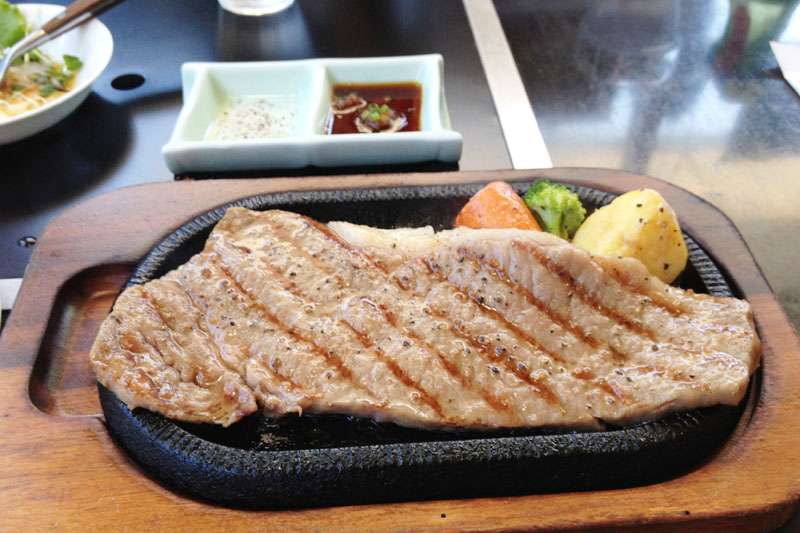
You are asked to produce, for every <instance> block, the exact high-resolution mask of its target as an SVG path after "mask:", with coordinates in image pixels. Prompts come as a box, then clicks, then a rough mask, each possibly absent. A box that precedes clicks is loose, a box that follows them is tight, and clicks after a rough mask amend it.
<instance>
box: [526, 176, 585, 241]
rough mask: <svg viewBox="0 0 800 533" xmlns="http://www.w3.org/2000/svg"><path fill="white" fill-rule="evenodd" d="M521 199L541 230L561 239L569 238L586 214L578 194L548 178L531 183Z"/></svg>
mask: <svg viewBox="0 0 800 533" xmlns="http://www.w3.org/2000/svg"><path fill="white" fill-rule="evenodd" d="M522 199H523V200H524V201H525V205H527V206H528V209H530V210H531V212H532V213H533V216H534V217H535V218H536V222H538V223H539V226H541V228H542V230H544V231H546V232H548V233H552V234H554V235H558V236H559V237H561V238H562V239H571V238H572V236H573V235H575V230H577V229H578V226H580V225H581V223H582V222H583V219H584V217H585V216H586V209H584V207H583V205H581V200H580V198H578V195H577V194H575V193H574V192H572V191H570V190H569V189H567V188H566V187H565V186H564V185H561V184H560V183H550V180H539V181H537V182H536V183H534V184H533V185H531V186H530V188H529V189H528V191H527V192H526V193H525V195H524V196H523V197H522Z"/></svg>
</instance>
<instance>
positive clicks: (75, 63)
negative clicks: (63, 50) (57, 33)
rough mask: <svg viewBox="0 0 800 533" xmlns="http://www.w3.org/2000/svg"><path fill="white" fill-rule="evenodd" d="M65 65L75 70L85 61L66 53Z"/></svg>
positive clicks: (68, 68)
mask: <svg viewBox="0 0 800 533" xmlns="http://www.w3.org/2000/svg"><path fill="white" fill-rule="evenodd" d="M64 66H65V67H67V70H71V71H72V72H75V71H76V70H78V69H80V68H81V67H82V66H83V61H81V60H80V59H78V58H77V57H75V56H71V55H67V54H64Z"/></svg>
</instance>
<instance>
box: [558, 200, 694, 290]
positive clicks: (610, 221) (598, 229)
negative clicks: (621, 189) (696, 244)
mask: <svg viewBox="0 0 800 533" xmlns="http://www.w3.org/2000/svg"><path fill="white" fill-rule="evenodd" d="M572 243H573V244H575V245H576V246H580V247H581V248H584V249H585V250H588V251H589V252H592V253H594V254H600V255H618V256H623V257H635V258H637V259H639V260H640V261H642V262H643V263H644V264H645V266H647V269H648V270H649V271H650V273H651V274H653V275H654V276H657V277H658V278H659V279H661V280H662V281H663V282H665V283H671V282H672V281H674V280H675V278H677V277H678V274H680V273H681V272H682V271H683V269H684V268H685V267H686V260H687V257H688V253H687V251H686V243H685V242H684V241H683V235H682V234H681V228H680V225H679V223H678V217H677V216H675V212H674V211H673V210H672V208H671V207H670V206H669V204H667V202H666V200H664V198H663V197H662V196H661V195H660V194H659V193H658V192H656V191H654V190H652V189H640V190H637V191H630V192H628V193H625V194H623V195H621V196H619V197H617V198H616V199H614V201H612V202H611V203H610V204H609V205H607V206H604V207H601V208H600V209H598V210H597V211H595V212H594V213H592V214H591V215H589V217H588V218H587V219H586V220H585V221H584V222H583V224H582V225H581V226H580V227H579V228H578V231H577V232H576V233H575V237H574V238H573V240H572Z"/></svg>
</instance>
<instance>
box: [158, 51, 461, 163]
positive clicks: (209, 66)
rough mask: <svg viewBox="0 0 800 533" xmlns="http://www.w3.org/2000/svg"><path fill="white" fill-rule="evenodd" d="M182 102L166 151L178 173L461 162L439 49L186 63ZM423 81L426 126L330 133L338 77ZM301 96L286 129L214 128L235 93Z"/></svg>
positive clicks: (346, 79) (354, 80) (237, 95)
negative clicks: (282, 133)
mask: <svg viewBox="0 0 800 533" xmlns="http://www.w3.org/2000/svg"><path fill="white" fill-rule="evenodd" d="M181 74H182V78H183V108H182V109H181V112H180V115H179V116H178V120H177V122H176V124H175V129H174V130H173V132H172V137H171V138H170V140H169V142H167V144H166V145H164V147H163V149H162V153H163V155H164V159H165V161H166V163H167V166H168V167H169V169H170V170H171V171H172V172H174V173H176V174H180V173H185V172H214V171H233V170H259V169H271V168H300V167H305V166H309V165H313V166H318V167H331V166H351V165H353V166H360V165H385V164H403V163H418V162H423V161H433V160H439V161H445V162H455V161H458V159H459V158H460V157H461V149H462V138H461V134H460V133H458V132H456V131H453V130H452V129H451V127H450V117H449V115H448V113H447V106H446V103H445V95H444V85H443V82H442V79H443V74H444V61H443V59H442V56H441V55H439V54H429V55H420V56H400V57H380V58H378V57H376V58H357V59H307V60H298V61H265V62H243V63H185V64H184V65H183V68H182V71H181ZM402 82H417V83H419V84H420V86H421V87H422V108H421V111H420V131H400V132H396V133H378V134H369V133H353V134H336V135H328V134H326V132H325V126H326V122H327V119H328V113H329V110H330V104H331V98H332V96H333V95H332V92H333V87H334V85H336V84H340V83H353V84H372V83H402ZM247 98H264V99H267V100H268V101H280V102H284V103H286V102H295V103H296V109H295V123H294V126H293V128H292V129H291V132H290V133H289V134H288V136H286V137H278V138H258V139H235V140H234V139H225V140H219V139H212V138H209V132H210V131H211V130H212V128H213V127H214V125H215V123H216V122H217V121H218V119H219V117H220V116H221V114H222V113H223V110H225V109H226V107H227V106H229V104H230V102H231V101H232V100H236V99H247Z"/></svg>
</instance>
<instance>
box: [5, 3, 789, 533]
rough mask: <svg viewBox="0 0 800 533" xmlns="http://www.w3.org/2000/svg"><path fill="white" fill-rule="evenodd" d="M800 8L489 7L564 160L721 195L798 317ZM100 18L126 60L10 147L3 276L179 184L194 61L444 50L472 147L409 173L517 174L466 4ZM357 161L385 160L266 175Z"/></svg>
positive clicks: (161, 6) (133, 9)
mask: <svg viewBox="0 0 800 533" xmlns="http://www.w3.org/2000/svg"><path fill="white" fill-rule="evenodd" d="M50 1H51V2H52V3H59V4H66V3H68V2H67V1H65V0H50ZM477 1H480V0H477ZM470 2H473V0H465V3H470ZM473 3H474V2H473ZM797 4H798V2H797V1H783V2H781V1H771V0H760V1H746V0H729V1H723V0H569V1H566V0H537V1H536V2H531V1H530V0H496V1H495V3H494V5H495V8H496V11H497V14H498V15H499V18H500V21H501V23H502V28H503V30H504V32H505V36H506V38H507V40H508V44H509V45H510V48H511V51H512V53H513V59H514V61H515V63H516V66H517V68H518V71H519V74H520V76H521V78H522V81H523V83H524V87H525V90H526V91H527V95H528V98H529V100H530V103H531V105H532V107H533V110H534V112H535V115H536V119H537V120H538V124H539V127H540V129H541V133H542V135H543V138H544V141H545V143H546V145H547V148H548V150H549V153H550V157H551V159H552V161H553V165H554V166H577V167H605V168H614V169H624V170H630V171H635V172H640V173H643V174H647V175H650V176H654V177H657V178H661V179H663V180H666V181H669V182H672V183H675V184H677V185H679V186H682V187H684V188H686V189H688V190H690V191H692V192H694V193H695V194H697V195H699V196H701V197H703V198H705V199H706V200H708V201H709V202H711V203H712V204H714V205H716V206H717V207H718V208H720V209H721V210H722V211H723V212H724V213H726V214H727V215H728V216H729V217H730V218H731V219H732V220H733V222H734V224H735V225H736V226H737V227H738V228H739V230H740V231H741V233H742V235H743V237H744V238H745V240H746V242H747V243H748V245H749V246H750V248H751V250H752V251H753V253H754V255H755V257H756V259H757V261H758V262H759V264H760V266H761V267H762V269H763V271H764V273H765V276H766V278H767V280H768V281H769V282H770V284H771V285H772V287H773V289H774V291H775V293H776V295H777V296H778V298H779V300H780V302H781V304H782V305H783V307H784V309H785V310H786V311H787V313H788V314H789V316H790V318H791V320H792V321H793V323H794V324H795V327H798V326H800V283H798V281H797V279H798V278H797V274H796V271H797V268H796V265H797V264H800V239H798V238H797V235H798V234H800V217H799V216H797V209H796V206H797V203H798V200H800V179H797V178H796V177H795V174H796V172H797V170H798V169H799V168H800V97H798V95H797V94H796V93H795V92H794V91H793V90H792V89H791V88H790V86H789V85H788V84H787V83H786V82H785V81H784V80H783V78H782V76H781V72H780V70H779V68H778V64H777V61H776V59H775V57H774V56H773V55H772V52H771V51H770V49H769V41H770V40H777V41H781V42H800V15H799V14H798V9H797ZM101 20H102V21H103V22H104V23H105V24H106V25H107V26H108V27H109V29H110V30H111V32H112V34H113V36H114V41H115V49H114V56H113V59H112V61H111V64H110V65H109V66H108V68H107V69H106V71H105V72H104V73H103V74H102V75H101V76H100V78H99V79H98V80H97V82H96V84H95V86H94V92H93V93H92V94H91V95H90V96H89V98H88V99H87V100H86V102H85V103H84V104H83V105H82V106H81V107H80V108H79V109H78V110H77V111H76V112H75V113H74V114H72V115H71V116H70V117H68V118H67V119H65V120H64V121H62V122H61V123H59V124H58V125H56V126H54V127H52V128H50V129H49V130H47V131H45V132H42V133H40V134H37V135H35V136H33V137H30V138H28V139H25V140H22V141H18V142H16V143H13V144H9V145H5V146H0V160H1V161H2V162H3V163H2V165H0V278H15V277H21V276H22V275H23V272H24V268H25V265H26V263H27V261H28V259H29V257H30V253H31V251H32V249H33V248H32V247H25V246H21V245H20V243H19V241H20V240H21V239H24V238H25V237H34V238H35V237H37V236H39V235H40V234H41V232H42V230H43V229H44V227H45V226H46V224H47V223H48V222H49V221H50V220H51V219H52V218H53V217H54V216H55V215H56V214H58V213H59V212H60V211H62V210H64V209H66V208H68V207H69V206H71V205H73V204H74V203H75V202H78V201H80V200H81V199H85V198H88V197H90V196H94V195H96V194H99V193H101V192H104V191H108V190H112V189H115V188H119V187H123V186H127V185H133V184H139V183H148V182H157V181H169V180H172V179H175V176H173V175H172V174H171V173H170V172H169V170H168V169H167V167H166V165H165V163H164V160H163V158H162V157H161V147H162V145H163V144H165V143H166V141H167V140H168V138H169V136H170V134H171V132H172V128H173V126H174V124H175V120H176V118H177V115H178V112H179V110H180V106H181V94H180V65H181V64H182V63H184V62H186V61H235V60H274V59H300V58H310V57H357V56H388V55H410V54H423V53H440V54H442V55H443V56H444V60H445V87H446V92H447V102H448V106H449V109H450V115H451V118H452V122H453V127H454V129H456V130H458V131H460V132H461V133H462V134H463V137H464V152H463V156H462V159H461V161H460V162H459V164H458V165H456V166H446V165H437V164H423V165H415V166H413V167H404V168H408V169H410V170H424V171H436V170H445V169H446V170H452V169H454V168H460V169H463V170H491V169H502V168H511V158H510V157H509V154H508V152H507V149H506V139H504V133H503V131H502V130H501V127H500V122H499V119H498V113H497V110H496V108H495V105H494V103H493V101H492V94H491V92H490V90H489V83H488V82H487V79H486V76H485V74H484V68H483V65H482V64H481V59H480V57H479V54H478V51H477V48H476V45H475V42H474V40H473V33H472V31H471V29H470V24H469V21H468V18H467V14H466V12H465V8H464V3H462V1H461V0H436V1H435V2H432V1H428V0H394V1H393V0H370V1H359V0H325V1H324V2H317V1H315V0H298V2H297V3H296V4H295V5H294V6H293V7H292V8H291V9H290V10H289V11H286V12H284V13H282V14H280V15H277V16H274V17H270V18H248V17H237V16H234V15H231V14H228V13H227V12H224V11H222V10H221V9H220V8H219V7H218V5H217V3H216V2H215V1H212V0H202V1H201V0H191V1H190V0H184V1H177V0H173V1H169V2H162V1H158V0H128V1H127V2H125V3H123V4H121V5H119V6H117V7H115V8H114V9H112V10H111V11H109V12H107V13H105V14H104V15H102V16H101ZM354 170H356V171H358V172H364V171H367V172H375V171H381V170H386V169H380V168H377V169H376V168H371V169H304V170H300V171H292V172H281V171H270V172H260V173H258V174H259V175H289V174H291V175H303V174H304V173H305V174H308V173H344V172H348V173H351V172H353V171H354ZM489 176H490V173H487V177H489ZM792 524H793V525H792ZM792 524H790V525H789V526H787V527H790V528H791V527H799V528H800V522H797V519H795V521H793V523H792ZM788 530H794V529H787V531H788Z"/></svg>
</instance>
